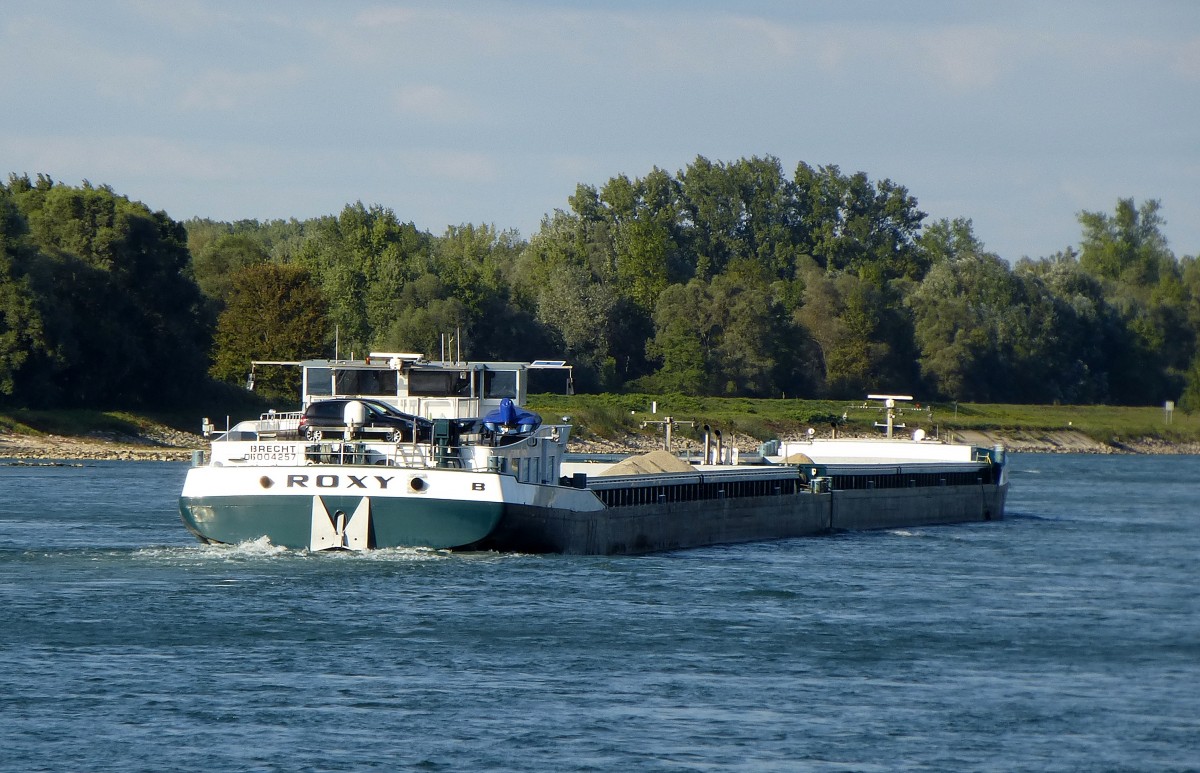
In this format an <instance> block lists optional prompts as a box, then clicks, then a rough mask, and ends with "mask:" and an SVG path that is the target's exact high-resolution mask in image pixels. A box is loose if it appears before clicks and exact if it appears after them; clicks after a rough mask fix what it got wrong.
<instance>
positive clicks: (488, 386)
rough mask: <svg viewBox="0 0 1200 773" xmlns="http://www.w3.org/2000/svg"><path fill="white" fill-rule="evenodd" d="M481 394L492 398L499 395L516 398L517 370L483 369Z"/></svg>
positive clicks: (497, 397) (496, 397) (499, 396)
mask: <svg viewBox="0 0 1200 773" xmlns="http://www.w3.org/2000/svg"><path fill="white" fill-rule="evenodd" d="M483 396H484V397H487V398H491V399H493V400H495V399H499V398H501V397H511V398H512V399H514V400H515V399H516V398H517V371H515V370H487V371H484V373H483Z"/></svg>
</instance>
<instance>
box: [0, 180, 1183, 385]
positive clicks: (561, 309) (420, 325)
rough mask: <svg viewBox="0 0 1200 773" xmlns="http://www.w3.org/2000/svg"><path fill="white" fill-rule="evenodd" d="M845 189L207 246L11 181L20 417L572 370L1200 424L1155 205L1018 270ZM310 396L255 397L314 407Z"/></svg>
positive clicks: (609, 379) (101, 204)
mask: <svg viewBox="0 0 1200 773" xmlns="http://www.w3.org/2000/svg"><path fill="white" fill-rule="evenodd" d="M926 219H927V216H926V214H925V213H924V212H922V211H920V209H919V208H918V203H917V200H916V199H915V197H913V196H912V195H911V194H910V193H909V192H908V190H907V189H906V188H904V187H903V186H901V185H898V184H896V183H894V182H892V181H890V180H880V181H872V180H871V179H870V178H868V177H867V175H866V174H865V173H862V172H858V173H855V174H845V173H843V172H842V171H841V170H840V169H839V168H838V167H837V166H823V167H816V168H814V167H812V166H809V165H807V164H804V163H801V164H799V165H798V166H797V167H796V169H795V170H794V171H793V172H792V173H791V174H790V175H788V174H786V173H785V172H784V170H783V168H782V166H781V164H780V162H779V161H778V160H777V159H775V158H773V157H764V158H758V157H754V158H749V159H740V160H737V161H734V162H716V161H710V160H708V159H706V158H703V157H698V158H697V159H696V160H695V161H694V162H693V163H691V164H689V165H688V166H687V168H685V169H683V170H680V171H679V172H677V173H676V174H670V173H668V172H666V171H664V170H662V169H658V168H655V169H652V170H650V172H649V173H647V174H646V175H645V176H644V177H641V178H632V179H631V178H629V177H627V176H624V175H619V176H616V177H613V178H612V179H610V180H609V181H608V182H606V183H605V184H604V185H603V186H600V187H596V186H591V185H579V186H578V187H577V188H576V190H575V192H574V193H573V194H572V195H571V196H569V197H568V198H567V201H566V207H565V208H563V209H560V210H556V211H555V212H553V213H552V214H549V215H547V216H546V217H545V218H544V219H543V220H542V223H541V226H540V228H539V229H538V231H537V232H536V233H534V234H533V235H532V236H531V237H530V238H529V239H528V240H524V239H522V238H521V237H520V236H519V235H518V234H517V233H516V232H514V231H504V230H498V229H496V228H495V227H494V226H488V225H461V226H454V227H450V228H448V229H447V230H446V231H445V233H443V234H442V235H440V236H435V235H433V234H430V233H428V232H425V231H421V230H419V229H418V228H416V227H415V226H414V225H413V224H412V223H406V222H403V221H402V220H401V219H399V218H398V217H397V216H396V214H395V213H394V212H393V211H392V210H390V209H388V208H386V207H383V206H379V205H373V206H366V205H364V204H362V203H361V202H358V203H354V204H350V205H347V206H346V207H345V208H344V209H343V210H342V211H341V212H340V213H339V214H337V215H330V216H326V217H320V218H314V219H311V220H303V221H301V220H294V219H293V220H287V221H284V220H276V221H269V222H259V221H255V220H245V221H237V222H232V223H226V222H217V221H212V220H204V219H194V220H190V221H187V222H184V223H179V222H176V221H174V220H172V219H171V218H170V217H169V216H167V215H166V214H165V213H163V212H153V211H151V210H150V209H149V208H147V207H146V206H145V205H144V204H141V203H139V202H134V201H130V200H129V199H128V198H126V197H124V196H121V195H118V194H117V193H116V192H114V191H113V190H112V189H111V188H109V187H107V186H99V187H97V186H92V185H91V184H90V183H87V182H85V183H84V184H83V185H81V186H77V187H76V186H67V185H63V184H61V183H55V182H54V181H53V180H51V179H49V178H48V177H46V176H44V175H39V176H37V177H36V178H34V179H31V178H29V177H28V176H16V175H11V176H10V177H9V181H8V184H7V185H0V403H3V404H6V405H23V406H50V405H53V406H64V407H73V406H78V407H112V406H131V407H134V406H140V405H146V406H155V405H166V404H172V403H179V402H180V401H184V402H186V401H188V400H194V399H197V398H198V396H199V395H200V394H201V393H203V392H204V391H205V390H210V389H211V388H212V382H213V381H215V382H218V383H226V384H240V383H242V382H243V381H244V380H245V378H246V376H247V371H248V368H249V363H250V361H251V360H253V359H258V360H294V359H303V358H308V357H318V356H333V355H335V354H338V355H340V356H343V357H345V356H349V355H350V354H351V353H354V354H357V355H360V356H361V355H362V354H365V353H367V352H369V351H379V350H384V351H414V352H422V353H426V354H430V355H437V354H439V352H440V351H441V346H442V341H443V336H445V335H447V334H449V335H451V336H453V337H454V341H453V344H452V345H453V347H454V350H455V351H457V350H461V351H462V352H463V353H464V354H465V355H467V356H469V357H470V358H472V359H497V360H526V359H532V358H548V357H550V358H561V359H566V360H568V361H570V362H571V363H572V364H573V365H574V366H575V373H576V386H577V388H578V389H581V390H584V391H614V392H617V391H639V392H647V393H658V394H663V393H682V394H695V395H715V396H721V395H728V396H754V397H831V398H851V399H853V398H861V396H862V395H863V394H865V393H866V392H868V391H872V390H881V389H882V390H889V391H902V392H909V393H913V394H917V395H921V396H922V397H923V398H925V399H935V398H941V399H948V400H949V399H953V400H961V401H975V402H1011V403H1052V402H1062V403H1110V404H1126V405H1153V404H1161V403H1162V402H1163V401H1164V400H1177V401H1180V403H1181V407H1184V408H1186V409H1194V408H1198V407H1200V356H1198V351H1197V349H1198V347H1197V341H1198V335H1200V266H1198V265H1197V259H1196V257H1194V256H1192V257H1188V256H1184V257H1182V258H1177V257H1176V256H1175V255H1174V254H1173V253H1172V252H1171V250H1170V249H1169V247H1168V245H1167V242H1166V240H1165V238H1164V237H1163V235H1162V230H1161V227H1162V225H1163V220H1162V217H1161V215H1160V205H1159V202H1157V201H1155V200H1148V201H1143V202H1141V203H1140V204H1139V203H1137V202H1135V201H1134V200H1132V199H1121V200H1119V201H1118V202H1117V204H1116V208H1115V210H1114V211H1113V212H1112V213H1105V212H1083V213H1081V214H1080V215H1079V223H1080V227H1081V238H1080V242H1079V244H1078V245H1077V246H1073V247H1068V248H1065V249H1063V250H1062V251H1061V252H1058V253H1056V254H1054V255H1051V256H1047V257H1042V258H1038V259H1030V258H1021V259H1020V260H1018V261H1016V263H1015V264H1012V263H1009V262H1008V261H1006V260H1004V259H1002V258H1001V257H1000V256H998V255H996V254H994V253H991V252H989V251H987V250H986V249H985V246H984V245H983V244H982V243H981V242H980V240H979V239H978V238H977V237H976V236H975V235H974V233H973V231H972V225H971V221H970V220H968V219H965V218H960V219H954V220H945V219H943V220H938V221H934V222H926ZM288 379H289V376H288V374H287V373H286V372H282V371H281V372H278V373H276V372H267V371H264V372H263V373H262V374H259V375H258V380H259V386H260V387H261V388H265V391H266V392H267V393H269V394H270V393H273V394H274V395H275V396H277V397H280V398H283V399H294V398H295V395H296V389H295V387H296V385H295V383H294V382H293V381H289V380H288Z"/></svg>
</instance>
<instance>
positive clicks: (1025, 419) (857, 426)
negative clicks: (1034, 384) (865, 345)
mask: <svg viewBox="0 0 1200 773" xmlns="http://www.w3.org/2000/svg"><path fill="white" fill-rule="evenodd" d="M655 403H657V405H656V406H655V405H654V404H655ZM919 405H920V407H919V408H917V407H916V405H915V404H910V407H909V408H906V409H904V410H903V411H902V413H901V415H900V417H899V418H898V420H897V421H898V422H902V423H904V424H905V425H906V431H908V432H911V431H913V430H914V429H916V428H918V427H919V428H921V429H924V430H925V431H926V432H928V433H930V434H936V433H940V432H944V431H951V430H980V431H987V432H997V433H1004V432H1016V431H1026V432H1028V431H1062V430H1074V431H1077V432H1080V433H1082V434H1084V435H1086V436H1087V437H1089V438H1091V439H1093V440H1095V441H1097V442H1100V443H1111V442H1113V441H1114V440H1116V441H1118V442H1120V441H1122V440H1124V439H1134V438H1139V439H1140V438H1146V439H1159V440H1163V441H1165V442H1168V443H1194V442H1200V413H1196V414H1192V415H1190V416H1189V415H1187V414H1185V413H1183V412H1182V411H1179V410H1176V411H1174V412H1173V414H1172V417H1171V422H1170V423H1169V424H1168V423H1167V422H1166V415H1165V411H1164V409H1163V408H1162V407H1161V406H1160V407H1153V408H1152V407H1144V408H1131V407H1113V406H1104V405H1087V406H1070V405H990V404H978V403H960V404H955V403H924V402H922V403H919ZM529 407H530V409H531V410H534V411H537V412H538V413H541V414H542V416H543V417H545V418H546V420H547V421H553V420H556V419H558V418H559V417H562V416H570V417H571V419H572V421H573V423H574V424H575V425H576V426H577V428H578V429H577V433H578V432H582V433H584V434H585V435H596V436H599V437H616V436H619V435H621V434H625V433H634V434H637V433H643V432H644V433H647V434H654V435H656V434H659V433H660V432H661V430H660V429H659V428H658V427H656V426H654V425H649V426H647V427H645V428H643V426H642V425H643V423H644V422H647V421H661V420H663V419H664V418H665V417H667V416H670V417H671V418H672V419H674V420H676V421H677V422H678V421H691V422H694V423H695V424H694V425H693V426H691V427H689V426H688V425H686V424H684V425H682V426H677V428H676V431H677V432H679V433H683V434H688V433H689V432H691V433H693V435H695V436H698V430H697V429H696V428H697V427H699V426H700V425H703V424H708V425H710V426H712V427H714V428H718V429H720V430H721V431H722V432H725V433H735V434H739V435H748V436H750V437H754V438H757V439H759V440H766V439H770V438H782V437H798V436H800V435H801V434H803V433H804V432H805V431H806V430H807V429H808V428H810V427H811V428H813V429H814V430H816V432H817V434H818V436H828V435H829V433H830V425H831V423H833V422H837V423H838V424H839V429H840V431H841V432H843V433H845V434H865V433H871V432H875V431H877V430H875V428H874V424H875V423H876V422H883V421H884V416H883V413H882V410H881V409H880V408H879V407H878V405H877V404H876V403H871V404H869V405H868V404H866V403H865V402H864V401H858V402H848V401H837V400H789V399H784V400H779V399H763V400H755V399H749V398H706V397H686V396H681V395H667V396H659V397H654V396H649V395H574V396H571V397H567V396H563V395H535V396H533V397H531V398H530V400H529ZM655 407H656V408H657V411H656V412H655V413H651V411H652V409H653V408H655ZM843 416H844V417H845V418H844V419H843Z"/></svg>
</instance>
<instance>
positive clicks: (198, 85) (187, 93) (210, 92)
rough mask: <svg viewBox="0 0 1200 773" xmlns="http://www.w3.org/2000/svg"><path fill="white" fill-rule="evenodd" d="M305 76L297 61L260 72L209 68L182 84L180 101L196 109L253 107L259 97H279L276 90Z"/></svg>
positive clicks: (261, 98) (300, 80) (187, 107)
mask: <svg viewBox="0 0 1200 773" xmlns="http://www.w3.org/2000/svg"><path fill="white" fill-rule="evenodd" d="M304 76H305V70H304V68H303V67H301V66H300V65H296V64H293V65H288V66H286V67H282V68H279V69H276V70H269V71H262V72H234V71H232V70H209V71H208V72H203V73H201V74H200V75H199V76H198V77H196V78H195V79H194V80H193V81H192V82H191V83H190V84H188V85H187V86H185V87H184V89H183V93H182V95H181V96H180V98H179V105H180V107H182V108H184V109H186V110H195V111H206V110H220V111H232V110H239V109H242V108H246V107H252V106H253V105H254V104H256V103H257V102H259V101H260V100H263V99H267V98H278V96H279V92H281V91H287V90H290V89H291V88H292V87H293V86H296V85H297V84H299V83H302V82H303V80H304Z"/></svg>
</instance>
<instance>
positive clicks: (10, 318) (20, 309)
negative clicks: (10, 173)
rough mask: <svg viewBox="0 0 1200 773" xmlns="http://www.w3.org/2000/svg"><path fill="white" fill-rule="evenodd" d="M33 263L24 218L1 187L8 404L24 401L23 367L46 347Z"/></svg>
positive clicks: (0, 392) (0, 338) (0, 329)
mask: <svg viewBox="0 0 1200 773" xmlns="http://www.w3.org/2000/svg"><path fill="white" fill-rule="evenodd" d="M32 260H33V249H32V247H31V246H30V244H29V242H28V226H27V225H26V223H25V218H24V217H22V215H21V213H20V212H19V211H18V210H17V207H16V205H15V204H14V203H13V201H12V196H11V194H10V193H9V191H8V188H7V187H5V186H3V185H0V399H2V400H4V401H5V402H8V401H10V400H11V401H14V402H15V401H16V400H15V399H20V398H21V397H22V395H20V394H19V392H18V383H19V375H20V373H21V370H22V367H23V366H24V365H25V363H26V362H27V361H28V360H29V358H30V357H31V356H32V355H34V353H35V352H38V351H39V350H41V348H42V346H43V340H42V336H43V332H42V320H41V316H40V315H39V314H38V312H37V309H36V307H35V305H34V300H33V296H32V289H31V288H30V284H29V280H28V278H27V276H26V275H25V272H26V270H27V267H28V264H29V263H30V262H31V261H32ZM14 398H15V399H14Z"/></svg>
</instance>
